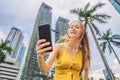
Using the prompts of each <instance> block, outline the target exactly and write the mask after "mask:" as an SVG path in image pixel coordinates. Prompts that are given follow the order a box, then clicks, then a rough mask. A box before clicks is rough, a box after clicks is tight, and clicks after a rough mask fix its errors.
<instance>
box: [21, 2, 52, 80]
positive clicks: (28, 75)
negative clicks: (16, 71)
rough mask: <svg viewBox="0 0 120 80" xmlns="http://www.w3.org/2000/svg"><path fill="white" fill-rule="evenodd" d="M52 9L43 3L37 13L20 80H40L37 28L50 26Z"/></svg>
mask: <svg viewBox="0 0 120 80" xmlns="http://www.w3.org/2000/svg"><path fill="white" fill-rule="evenodd" d="M51 10H52V8H51V7H50V6H48V5H47V4H45V3H42V4H41V6H40V9H39V11H38V14H37V17H36V21H35V24H34V29H33V32H32V36H31V40H30V44H29V48H28V52H27V56H26V61H25V65H24V69H23V72H22V75H21V80H38V79H40V76H41V72H40V69H39V68H38V63H37V58H36V51H35V46H36V42H37V41H38V31H37V30H38V26H39V25H43V24H50V25H51V19H52V13H51Z"/></svg>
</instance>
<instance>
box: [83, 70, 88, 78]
mask: <svg viewBox="0 0 120 80" xmlns="http://www.w3.org/2000/svg"><path fill="white" fill-rule="evenodd" d="M83 80H88V70H86V71H84V72H83Z"/></svg>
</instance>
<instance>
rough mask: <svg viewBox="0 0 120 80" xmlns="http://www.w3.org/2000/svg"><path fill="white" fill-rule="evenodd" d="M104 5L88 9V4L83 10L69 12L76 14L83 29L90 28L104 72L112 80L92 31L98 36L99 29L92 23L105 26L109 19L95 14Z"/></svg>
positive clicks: (100, 14)
mask: <svg viewBox="0 0 120 80" xmlns="http://www.w3.org/2000/svg"><path fill="white" fill-rule="evenodd" d="M104 5H105V4H104V3H101V2H98V3H97V4H96V5H94V6H93V7H92V8H90V3H88V4H87V5H86V6H85V7H84V8H76V9H73V10H70V12H71V13H73V14H76V15H77V16H78V18H79V20H80V21H82V22H83V23H84V26H85V28H87V27H89V28H90V31H91V33H92V35H93V38H94V40H95V43H96V45H97V48H98V50H99V52H100V56H101V58H102V60H103V63H104V65H105V67H106V70H107V72H108V74H109V76H110V79H111V80H114V78H113V75H112V73H111V71H110V68H109V66H108V63H107V61H106V58H105V56H104V55H103V52H102V50H101V49H100V45H99V43H98V40H97V38H96V36H95V33H94V31H93V29H94V30H95V31H96V33H97V34H98V35H100V31H99V29H98V28H97V27H96V25H95V23H93V22H94V21H96V22H99V23H100V24H102V23H104V24H105V23H107V21H106V20H107V19H109V18H110V16H108V15H106V14H103V13H95V12H96V11H97V10H98V9H99V8H101V7H103V6H104Z"/></svg>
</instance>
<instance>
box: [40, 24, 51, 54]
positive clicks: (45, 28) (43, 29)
mask: <svg viewBox="0 0 120 80" xmlns="http://www.w3.org/2000/svg"><path fill="white" fill-rule="evenodd" d="M38 33H39V39H46V41H47V42H50V45H49V46H51V47H52V41H51V32H50V25H49V24H45V25H40V26H38ZM46 47H48V46H46ZM51 51H52V50H50V51H49V52H51Z"/></svg>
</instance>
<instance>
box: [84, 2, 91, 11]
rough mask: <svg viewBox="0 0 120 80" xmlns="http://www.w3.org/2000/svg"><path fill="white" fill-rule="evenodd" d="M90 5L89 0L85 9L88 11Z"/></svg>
mask: <svg viewBox="0 0 120 80" xmlns="http://www.w3.org/2000/svg"><path fill="white" fill-rule="evenodd" d="M89 7H90V2H88V3H87V4H86V6H85V8H84V10H85V11H87V10H88V8H89Z"/></svg>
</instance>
